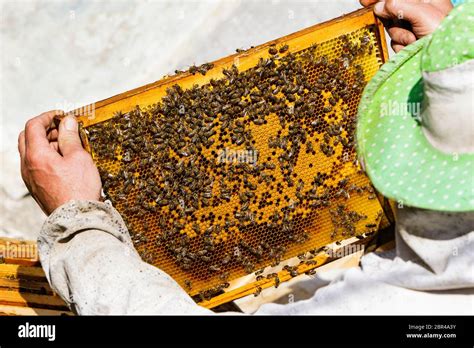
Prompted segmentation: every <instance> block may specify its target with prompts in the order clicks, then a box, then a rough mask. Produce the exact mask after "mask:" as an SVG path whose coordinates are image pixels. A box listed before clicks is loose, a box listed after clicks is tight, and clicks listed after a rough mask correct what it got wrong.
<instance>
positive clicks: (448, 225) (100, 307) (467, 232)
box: [38, 201, 474, 315]
mask: <svg viewBox="0 0 474 348" xmlns="http://www.w3.org/2000/svg"><path fill="white" fill-rule="evenodd" d="M473 240H474V212H469V213H442V212H433V211H427V210H421V209H414V208H408V207H405V208H404V209H399V211H398V212H397V227H396V245H397V247H396V252H394V251H392V252H388V253H385V254H382V255H376V254H374V253H371V254H367V255H365V256H364V257H362V259H361V267H360V268H359V267H356V268H352V269H349V270H346V271H344V272H340V273H339V274H337V275H336V276H334V274H333V277H332V279H325V280H326V281H327V286H324V287H322V288H320V289H318V290H317V291H316V292H315V293H314V296H312V297H311V298H309V299H306V300H304V301H296V302H294V303H289V304H286V305H280V304H278V305H277V304H265V305H262V306H261V307H260V308H259V310H258V311H257V312H256V313H255V314H416V315H423V314H424V315H437V314H438V315H443V314H458V315H459V314H469V315H472V314H474V248H473ZM38 246H39V252H40V259H41V263H42V265H43V268H44V270H45V273H46V276H47V277H48V280H49V282H50V284H51V286H52V288H53V289H54V290H55V291H56V292H57V293H58V294H59V295H60V296H61V297H62V298H63V299H64V300H65V301H66V303H67V304H68V305H70V307H71V308H72V309H73V310H75V311H76V312H77V313H78V314H86V315H87V314H97V315H102V314H212V313H213V312H211V311H210V310H207V309H205V308H203V307H200V306H199V305H197V304H196V303H194V301H193V300H192V299H191V298H190V297H189V296H188V294H187V293H186V292H185V291H184V290H183V289H182V288H181V287H180V286H179V285H178V284H177V283H176V282H175V281H174V280H173V279H172V278H171V277H170V276H169V275H167V274H166V273H164V272H163V271H161V270H159V269H158V268H156V267H153V266H151V265H149V264H147V263H145V262H143V261H142V260H141V259H140V257H139V255H138V253H137V252H136V251H135V249H134V248H133V245H132V242H131V239H130V236H129V234H128V231H127V228H126V226H125V224H124V222H123V220H122V218H121V216H120V215H119V213H118V212H117V211H116V210H115V209H114V208H113V207H112V206H111V205H110V204H108V203H99V202H89V201H71V202H69V203H67V204H65V205H63V206H61V207H59V208H58V209H56V210H55V211H54V213H53V214H51V216H49V218H48V219H47V221H46V222H45V224H44V226H43V228H42V230H41V234H40V237H39V240H38ZM301 277H307V276H304V275H303V276H301ZM305 281H306V282H308V281H315V282H316V281H318V282H321V279H310V278H308V277H307V279H305Z"/></svg>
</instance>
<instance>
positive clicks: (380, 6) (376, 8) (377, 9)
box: [374, 2, 385, 13]
mask: <svg viewBox="0 0 474 348" xmlns="http://www.w3.org/2000/svg"><path fill="white" fill-rule="evenodd" d="M384 6H385V3H384V2H378V3H376V4H375V6H374V12H375V13H382V12H383V8H384Z"/></svg>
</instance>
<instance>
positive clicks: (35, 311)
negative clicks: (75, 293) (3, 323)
mask: <svg viewBox="0 0 474 348" xmlns="http://www.w3.org/2000/svg"><path fill="white" fill-rule="evenodd" d="M0 315H4V316H5V315H45V316H57V315H74V313H72V312H71V311H66V310H55V309H45V308H31V307H18V306H7V305H0Z"/></svg>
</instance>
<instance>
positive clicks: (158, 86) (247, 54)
mask: <svg viewBox="0 0 474 348" xmlns="http://www.w3.org/2000/svg"><path fill="white" fill-rule="evenodd" d="M364 28H371V32H372V33H373V34H374V35H375V37H374V43H375V48H376V50H377V52H378V53H377V54H376V56H377V57H376V60H377V65H376V66H375V65H374V67H373V69H372V70H371V71H369V73H368V74H367V75H366V77H367V78H370V77H371V76H372V75H373V74H374V73H375V72H376V70H377V68H378V67H379V66H380V65H381V64H383V63H384V62H385V61H386V60H387V59H388V53H387V47H386V42H385V37H384V31H383V26H382V25H381V23H380V21H378V20H377V18H376V17H375V16H374V14H373V12H372V11H371V10H370V9H362V10H359V11H356V12H354V13H351V14H349V15H346V16H343V17H340V18H336V19H334V20H332V21H329V22H326V23H322V24H318V25H315V26H313V27H310V28H307V29H304V30H302V31H299V32H297V33H294V34H291V35H288V36H285V37H282V38H280V39H277V40H273V41H270V42H268V43H266V44H263V45H260V46H257V47H255V48H252V49H249V50H247V51H244V52H241V53H237V54H234V55H231V56H229V57H225V58H222V59H220V60H218V61H216V62H214V63H213V64H214V67H213V68H212V69H211V70H209V71H208V72H207V74H206V75H205V76H202V75H201V74H195V75H193V74H190V73H188V72H185V73H182V74H179V75H176V76H171V77H166V78H164V79H162V80H160V81H157V82H154V83H151V84H148V85H145V86H142V87H139V88H136V89H133V90H131V91H128V92H125V93H122V94H119V95H117V96H114V97H111V98H108V99H106V100H103V101H99V102H97V103H95V104H93V105H89V106H85V107H83V108H80V109H77V110H74V111H71V113H73V114H75V115H77V116H78V117H79V120H80V121H81V124H82V127H83V128H85V129H87V128H88V127H90V126H93V125H96V124H99V123H102V122H104V121H107V120H109V119H111V118H112V117H113V115H114V114H115V113H116V112H118V111H121V112H129V111H131V110H133V109H134V108H135V107H136V106H140V107H145V106H147V105H151V104H153V103H155V102H156V101H157V100H160V99H161V98H162V97H163V96H164V95H165V94H166V90H167V88H169V87H171V86H173V85H175V84H179V85H180V86H181V87H182V88H183V89H187V88H191V87H192V86H193V85H194V84H199V85H203V84H206V83H208V82H209V81H210V80H211V79H219V78H222V77H223V74H222V70H223V69H227V68H230V67H231V66H232V65H233V64H235V65H238V68H239V71H245V70H247V69H249V68H252V67H254V66H255V65H256V64H257V63H258V61H259V59H260V58H267V57H268V49H269V47H271V46H276V47H281V46H282V45H285V44H287V45H288V46H289V51H290V52H299V51H302V50H304V49H307V48H308V47H310V46H311V45H314V44H324V43H325V42H328V41H330V40H335V39H337V38H338V37H340V36H342V35H345V34H347V33H352V32H356V31H357V30H363V29H364ZM84 141H85V145H86V147H87V148H88V150H89V151H90V150H91V147H90V144H88V140H87V137H84ZM361 178H362V179H361V180H363V181H364V182H367V183H368V181H367V179H366V178H365V177H364V176H363V175H362V174H361ZM354 204H355V205H356V206H361V204H362V200H359V201H356V202H355V203H354ZM379 209H380V205H379V204H378V202H371V207H370V209H369V208H367V209H366V210H370V211H372V212H373V211H379ZM379 222H380V220H379V221H377V224H378V223H379ZM331 242H332V240H331V238H329V237H328V235H327V233H326V235H325V236H322V237H318V241H317V243H313V245H312V247H311V248H314V247H317V246H322V245H326V244H329V243H331ZM308 249H309V247H308ZM299 251H300V252H301V250H299ZM289 254H290V255H289V256H295V255H296V251H295V250H293V251H291V250H290V253H289ZM321 263H322V259H321V257H319V259H318V260H317V262H316V265H317V266H319V265H320V264H321ZM317 266H315V267H317ZM306 268H307V269H306ZM306 268H305V269H304V270H300V273H301V272H306V271H308V270H310V269H311V268H314V267H306ZM164 269H165V271H167V272H168V273H170V274H172V275H173V276H174V277H175V279H176V280H177V281H178V282H179V283H180V284H181V285H183V279H184V278H182V277H181V278H178V279H177V278H176V275H175V274H174V273H176V272H175V271H173V270H171V269H170V268H166V267H164ZM241 275H243V273H242V272H240V273H238V272H237V273H236V274H235V277H238V276H241ZM235 277H233V278H235ZM280 278H282V279H284V278H285V277H280ZM206 283H207V281H206V280H203V282H202V284H201V285H200V286H199V284H198V286H196V287H195V289H194V290H192V291H189V292H190V294H191V295H195V294H197V292H198V290H202V289H203V287H204V285H205V284H206ZM260 285H261V284H260ZM260 285H259V284H257V283H255V284H254V285H253V288H257V287H258V286H260ZM248 287H250V288H252V285H249V286H247V288H248ZM245 293H248V291H246V292H245ZM234 294H235V292H234ZM223 296H224V297H225V295H223ZM234 298H235V295H234ZM220 301H221V302H222V300H220Z"/></svg>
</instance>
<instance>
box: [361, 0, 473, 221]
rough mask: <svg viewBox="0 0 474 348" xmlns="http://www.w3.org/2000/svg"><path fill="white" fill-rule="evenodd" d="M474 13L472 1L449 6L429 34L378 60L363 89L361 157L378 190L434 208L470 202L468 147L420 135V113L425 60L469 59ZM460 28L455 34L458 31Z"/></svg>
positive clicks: (469, 206) (445, 63)
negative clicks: (440, 146)
mask: <svg viewBox="0 0 474 348" xmlns="http://www.w3.org/2000/svg"><path fill="white" fill-rule="evenodd" d="M473 14H474V4H473V3H466V4H463V5H460V6H458V7H457V8H455V9H454V10H453V11H451V13H450V15H449V16H448V17H446V18H445V20H444V21H443V23H442V25H441V26H440V27H439V28H438V29H437V30H436V31H435V32H434V33H433V34H432V36H428V37H424V38H423V39H421V40H418V41H417V42H415V43H414V44H412V45H409V46H408V47H406V48H405V49H403V50H402V51H400V52H399V53H398V54H397V55H396V56H395V57H394V58H393V59H392V60H390V61H389V62H387V63H386V64H384V65H383V66H382V68H381V69H380V71H379V72H378V73H377V74H376V75H375V76H374V77H373V79H372V80H371V81H370V82H369V84H368V85H367V87H366V89H365V91H364V94H363V96H362V100H361V103H360V105H359V114H358V125H357V146H358V154H359V157H360V159H361V162H362V163H363V165H364V168H365V171H366V172H367V174H368V176H369V177H370V179H371V180H372V183H373V184H374V186H375V187H376V188H377V190H378V191H380V192H381V193H382V194H383V195H385V196H386V197H389V198H391V199H393V200H395V201H397V202H398V203H399V204H402V205H407V206H412V207H418V208H424V209H430V210H440V211H453V212H456V211H458V212H461V211H472V210H474V171H473V169H474V168H473V167H474V164H473V163H474V154H459V155H458V154H446V153H443V152H441V151H439V150H437V149H436V148H434V147H433V146H432V145H431V144H430V143H429V142H428V140H427V139H426V138H425V136H424V134H423V131H422V128H421V125H420V118H419V117H420V114H421V105H422V104H421V102H422V100H423V95H424V94H423V79H422V71H425V67H426V69H427V70H430V71H439V70H443V69H446V68H449V67H452V66H454V65H456V64H460V63H462V62H464V61H467V60H469V59H472V57H473V47H469V46H473V45H472V43H469V42H470V41H469V40H472V37H474V28H473V25H472V16H473ZM467 21H470V23H468V22H467ZM459 23H461V24H459ZM443 28H445V29H444V30H443ZM464 28H468V31H467V32H466V31H465V30H464ZM452 29H453V30H452ZM459 33H461V37H462V39H461V40H457V39H456V37H457V35H458V34H459ZM446 37H447V38H448V40H446V39H445V38H446ZM438 39H440V40H438ZM435 40H436V41H435ZM443 42H446V43H448V42H449V44H445V45H443V44H442V43H443ZM443 50H444V51H443ZM447 52H453V54H452V55H449V54H448V53H447Z"/></svg>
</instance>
